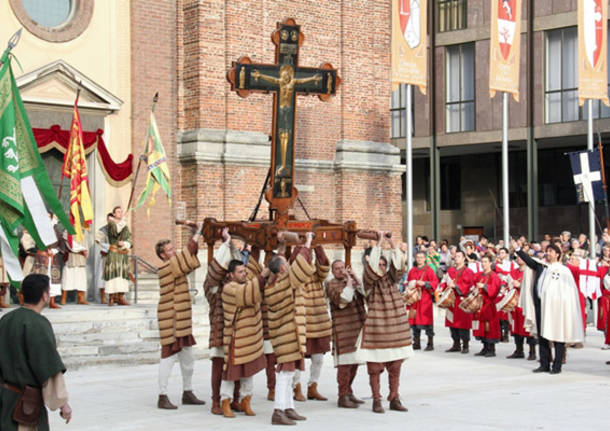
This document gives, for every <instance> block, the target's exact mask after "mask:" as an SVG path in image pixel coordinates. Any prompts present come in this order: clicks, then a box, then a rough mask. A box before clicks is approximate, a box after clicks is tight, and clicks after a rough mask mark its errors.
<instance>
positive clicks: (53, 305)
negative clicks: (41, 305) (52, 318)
mask: <svg viewBox="0 0 610 431" xmlns="http://www.w3.org/2000/svg"><path fill="white" fill-rule="evenodd" d="M49 308H53V309H58V308H61V307H60V306H59V305H57V304H56V303H55V297H54V296H51V299H50V300H49Z"/></svg>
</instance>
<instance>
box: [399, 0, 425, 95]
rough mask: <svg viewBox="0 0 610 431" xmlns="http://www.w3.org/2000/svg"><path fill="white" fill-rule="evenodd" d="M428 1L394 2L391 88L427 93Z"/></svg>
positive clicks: (406, 0) (405, 0)
mask: <svg viewBox="0 0 610 431" xmlns="http://www.w3.org/2000/svg"><path fill="white" fill-rule="evenodd" d="M427 8H428V0H392V88H393V89H396V87H397V86H398V84H413V85H417V86H419V90H420V91H421V92H422V94H426V86H427V78H428V73H427V72H428V71H427V67H428V42H427V41H428V29H427V13H426V11H427Z"/></svg>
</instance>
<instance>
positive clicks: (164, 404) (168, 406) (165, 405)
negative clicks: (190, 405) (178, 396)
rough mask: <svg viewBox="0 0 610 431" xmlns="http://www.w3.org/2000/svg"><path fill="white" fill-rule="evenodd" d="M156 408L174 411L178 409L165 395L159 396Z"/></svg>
mask: <svg viewBox="0 0 610 431" xmlns="http://www.w3.org/2000/svg"><path fill="white" fill-rule="evenodd" d="M157 408H160V409H165V410H176V409H177V408H178V407H177V406H175V405H173V404H172V403H171V402H170V401H169V398H168V397H167V395H159V401H157Z"/></svg>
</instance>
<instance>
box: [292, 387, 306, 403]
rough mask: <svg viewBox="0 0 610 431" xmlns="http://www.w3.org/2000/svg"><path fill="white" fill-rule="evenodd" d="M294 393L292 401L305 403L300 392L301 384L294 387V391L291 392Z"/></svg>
mask: <svg viewBox="0 0 610 431" xmlns="http://www.w3.org/2000/svg"><path fill="white" fill-rule="evenodd" d="M292 391H293V393H294V396H293V398H294V400H295V401H305V397H304V396H303V392H301V384H300V383H297V385H296V386H295V387H294V389H293V390H292Z"/></svg>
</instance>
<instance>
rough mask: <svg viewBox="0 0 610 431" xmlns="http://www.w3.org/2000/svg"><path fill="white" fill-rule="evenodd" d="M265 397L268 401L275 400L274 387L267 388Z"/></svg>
mask: <svg viewBox="0 0 610 431" xmlns="http://www.w3.org/2000/svg"><path fill="white" fill-rule="evenodd" d="M267 399H268V400H269V401H275V389H273V388H271V389H269V392H267Z"/></svg>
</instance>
